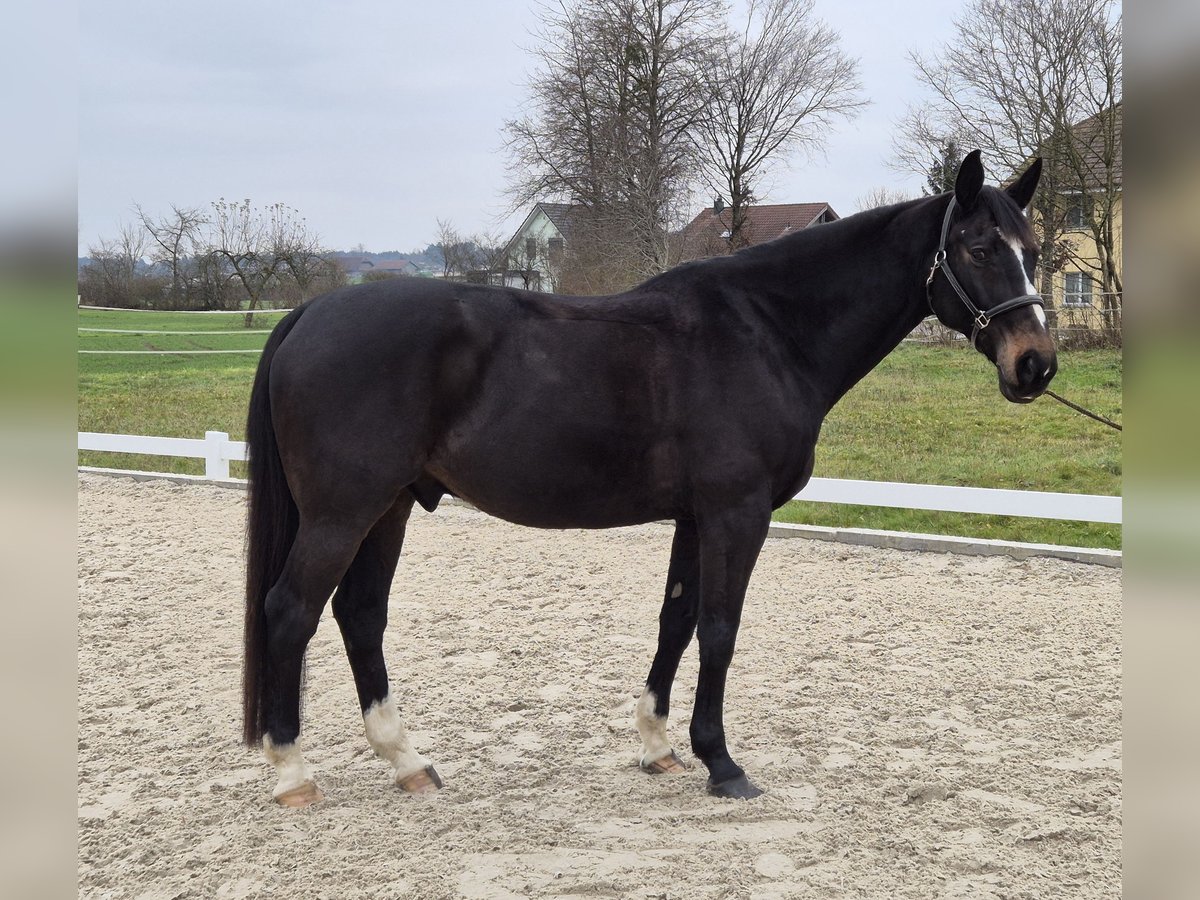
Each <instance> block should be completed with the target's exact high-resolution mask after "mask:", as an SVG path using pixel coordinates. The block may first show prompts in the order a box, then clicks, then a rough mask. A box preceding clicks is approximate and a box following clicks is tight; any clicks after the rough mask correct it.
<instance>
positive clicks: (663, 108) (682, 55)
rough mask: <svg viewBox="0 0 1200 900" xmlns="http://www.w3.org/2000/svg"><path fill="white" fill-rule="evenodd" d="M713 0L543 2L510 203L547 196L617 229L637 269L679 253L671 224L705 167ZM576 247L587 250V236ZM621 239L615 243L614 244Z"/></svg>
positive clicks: (513, 153)
mask: <svg viewBox="0 0 1200 900" xmlns="http://www.w3.org/2000/svg"><path fill="white" fill-rule="evenodd" d="M723 11H724V7H723V5H722V4H720V3H713V2H711V0H570V2H569V0H562V2H560V3H558V4H557V5H553V6H551V5H547V6H544V7H542V9H541V12H540V22H541V30H540V32H539V35H538V38H539V45H538V47H537V48H536V49H535V50H534V54H535V57H536V59H537V61H538V70H537V72H536V73H535V75H534V76H533V78H532V80H531V81H530V84H529V91H530V108H529V111H528V113H527V114H526V115H525V116H523V117H521V118H518V119H516V120H513V121H511V122H509V123H507V125H506V134H507V146H508V150H509V154H510V175H511V182H510V191H509V195H510V197H511V198H512V200H513V203H514V205H518V206H519V205H525V204H527V203H529V202H532V201H536V200H543V199H546V198H547V197H548V196H552V197H560V198H564V199H567V200H570V201H572V202H575V203H578V204H580V205H581V206H583V207H584V208H585V209H586V210H587V213H588V215H587V217H586V222H587V228H586V229H584V231H583V232H581V233H580V234H579V235H576V236H573V241H575V242H579V241H580V240H585V239H587V235H586V234H585V233H584V232H586V231H594V232H596V233H597V234H598V235H599V234H603V235H604V236H605V237H606V238H611V239H617V240H620V241H621V243H622V244H623V245H624V246H623V247H622V248H621V249H619V250H617V252H614V253H613V254H612V257H611V258H612V260H613V261H614V262H615V261H616V260H618V259H621V260H624V261H625V262H626V263H627V264H628V265H629V266H630V267H631V269H632V270H631V271H630V272H628V273H622V277H623V278H625V279H626V280H627V281H635V280H639V279H640V278H643V277H645V276H647V275H650V274H653V273H655V272H659V271H662V270H663V269H664V268H666V267H667V266H669V264H670V262H671V257H670V247H669V244H668V240H667V235H668V233H669V231H670V228H671V227H672V225H673V224H676V220H677V219H679V218H681V217H682V207H683V204H682V203H681V202H680V196H681V195H685V194H687V192H688V190H689V188H690V186H691V183H692V182H693V181H694V179H695V176H696V174H697V171H698V164H699V160H698V156H697V150H696V140H695V138H696V133H697V128H698V123H699V120H700V119H701V117H702V115H703V113H704V110H705V108H706V106H707V94H706V90H707V88H706V81H705V77H704V72H705V69H706V66H707V57H708V56H709V55H710V54H711V53H712V52H713V50H714V48H715V47H716V44H717V40H718V34H719V24H720V14H721V13H722V12H723ZM575 249H578V250H581V251H582V250H583V248H582V247H576V248H575ZM614 249H616V248H614Z"/></svg>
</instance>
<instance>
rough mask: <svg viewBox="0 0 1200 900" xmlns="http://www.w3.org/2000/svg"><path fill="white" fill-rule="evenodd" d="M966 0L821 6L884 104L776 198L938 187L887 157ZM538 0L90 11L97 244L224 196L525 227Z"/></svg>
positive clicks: (355, 231)
mask: <svg viewBox="0 0 1200 900" xmlns="http://www.w3.org/2000/svg"><path fill="white" fill-rule="evenodd" d="M962 2H963V0H923V2H917V0H858V2H853V0H850V2H841V3H838V2H836V0H817V12H818V14H819V15H820V16H821V17H822V18H824V19H825V20H826V21H827V22H829V23H830V24H831V25H832V26H833V27H834V28H835V29H837V30H838V31H839V32H840V33H841V35H842V41H843V47H844V49H845V50H846V52H847V53H849V54H850V55H851V56H855V57H858V58H860V60H861V63H860V65H861V74H862V81H863V88H864V93H865V94H866V96H867V97H869V98H870V99H871V101H872V104H871V106H869V107H868V108H867V109H866V110H864V111H863V112H862V113H861V114H860V115H859V117H858V118H857V119H856V120H855V121H854V122H852V123H850V124H848V125H843V126H840V127H839V128H838V129H837V131H836V132H835V133H834V134H833V136H832V137H831V139H830V140H829V142H828V145H827V147H826V152H825V154H824V155H823V156H818V157H816V158H814V159H809V160H806V159H803V158H797V159H795V160H794V161H793V163H792V165H791V166H790V168H789V169H786V170H780V171H778V172H777V174H776V175H775V177H774V179H773V183H772V184H771V190H770V194H769V196H768V197H767V198H766V201H767V202H774V203H788V202H792V203H799V202H813V201H828V202H829V203H831V204H832V205H833V207H834V209H836V210H837V211H838V212H840V213H841V214H843V215H846V214H849V213H851V212H854V210H855V207H856V201H857V200H858V198H859V197H861V196H862V195H864V194H866V193H867V192H868V191H869V190H870V189H872V188H874V187H881V186H887V187H891V188H893V189H907V190H909V191H910V192H912V193H914V194H916V193H918V192H919V180H918V179H916V178H909V179H905V178H903V177H902V176H900V175H898V174H896V173H894V172H892V171H891V170H889V169H888V168H887V167H886V165H885V162H886V160H887V159H888V158H889V157H890V155H891V135H892V130H893V124H894V122H895V121H896V120H897V119H898V118H899V117H900V116H901V115H902V114H903V112H904V109H905V107H906V105H907V104H908V103H909V102H912V101H913V100H915V99H917V98H918V97H919V96H920V88H919V86H918V85H917V83H916V81H915V79H914V78H913V75H912V70H911V66H910V64H909V63H908V61H907V58H906V56H907V53H908V52H909V50H913V49H916V50H920V51H922V52H926V51H928V50H930V49H932V48H933V47H934V46H935V45H936V44H937V43H938V42H940V41H944V40H946V39H947V38H948V37H949V34H950V28H951V22H950V19H951V17H952V16H953V15H955V14H956V13H957V12H958V10H960V9H961V7H962ZM533 3H534V0H425V2H421V3H412V2H399V3H397V2H391V3H388V2H372V0H351V2H341V3H329V4H324V3H322V4H314V3H304V2H295V0H292V2H277V0H249V2H246V0H243V2H236V3H235V2H229V0H204V2H202V3H201V2H195V0H175V2H172V3H162V2H143V0H107V2H105V3H88V4H83V5H82V6H81V8H80V13H79V16H80V30H79V35H80V39H79V43H80V60H81V62H80V72H81V86H80V102H79V108H80V126H79V244H80V252H81V253H83V252H84V251H85V250H86V248H87V246H88V245H89V244H91V243H95V242H96V241H97V239H98V238H100V237H105V236H112V235H113V234H114V233H115V232H116V230H117V227H118V224H119V222H121V221H123V220H124V221H128V220H130V219H132V217H133V213H132V207H133V204H134V203H135V202H140V203H141V204H142V205H143V206H144V207H146V208H147V209H148V210H149V211H151V212H155V213H158V212H165V211H167V210H169V208H170V204H172V203H174V204H177V205H180V206H207V205H208V204H209V203H211V202H212V201H213V200H215V199H217V198H220V197H224V198H226V199H228V200H240V199H242V198H250V199H251V200H252V201H253V202H254V203H255V204H257V205H264V206H265V205H267V204H269V203H273V202H276V201H279V202H283V203H286V204H288V205H290V206H293V207H296V208H297V209H299V210H300V211H301V213H302V214H303V215H304V216H305V217H306V218H307V220H308V222H309V224H310V225H311V226H312V227H314V228H315V230H316V231H318V232H319V233H320V235H321V236H322V237H323V238H324V240H325V243H326V244H327V245H328V246H330V247H332V248H335V249H350V248H351V247H353V246H355V245H357V244H360V243H361V244H363V245H364V246H365V247H366V248H367V249H368V250H375V251H383V250H401V251H409V250H413V249H416V248H421V247H424V246H425V245H426V244H428V243H430V242H432V241H434V240H435V239H436V227H437V226H436V220H437V219H438V218H442V219H450V220H452V221H453V223H454V224H455V226H456V227H457V228H458V229H459V231H461V232H464V233H471V232H477V231H478V232H484V231H491V232H496V233H499V234H501V235H502V236H504V237H507V236H508V234H509V233H510V232H511V230H512V229H513V228H514V227H515V226H516V225H517V224H519V222H520V218H521V216H520V215H519V214H518V215H510V216H508V217H505V216H504V200H503V198H502V197H501V191H502V189H503V187H504V185H505V167H504V164H505V156H504V154H503V152H502V151H501V143H502V136H501V127H502V126H503V123H504V121H505V120H506V119H508V118H512V117H514V116H515V115H516V114H517V113H518V112H519V110H520V104H521V102H522V100H523V98H524V89H523V84H524V82H525V79H526V77H527V75H528V72H529V70H530V67H531V65H532V61H531V59H530V57H529V56H528V54H527V53H526V52H525V50H524V49H523V48H524V47H528V46H530V45H531V44H532V43H533V39H532V38H531V37H530V36H529V30H530V29H531V27H532V26H533V21H534V20H533V15H532V12H531V10H532V7H533ZM993 174H994V173H993ZM703 202H704V198H701V199H699V200H698V208H699V205H700V204H702V203H703Z"/></svg>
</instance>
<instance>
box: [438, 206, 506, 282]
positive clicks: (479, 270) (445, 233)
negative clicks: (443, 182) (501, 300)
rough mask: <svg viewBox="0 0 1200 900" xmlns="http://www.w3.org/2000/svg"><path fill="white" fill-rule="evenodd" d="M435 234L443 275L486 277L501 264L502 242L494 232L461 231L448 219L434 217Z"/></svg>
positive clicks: (454, 277) (477, 278) (461, 279)
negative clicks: (435, 218)
mask: <svg viewBox="0 0 1200 900" xmlns="http://www.w3.org/2000/svg"><path fill="white" fill-rule="evenodd" d="M437 237H438V239H437V246H438V248H439V249H440V250H441V253H442V277H443V278H447V279H452V280H458V281H487V280H489V279H490V278H491V277H492V275H493V274H494V273H496V272H499V271H500V270H501V269H502V268H503V267H504V260H503V256H504V245H503V243H501V241H500V239H499V238H498V237H497V236H496V235H494V234H472V235H463V234H461V233H460V232H459V231H458V229H457V228H455V227H454V223H453V222H451V221H450V220H448V219H445V220H443V219H438V220H437Z"/></svg>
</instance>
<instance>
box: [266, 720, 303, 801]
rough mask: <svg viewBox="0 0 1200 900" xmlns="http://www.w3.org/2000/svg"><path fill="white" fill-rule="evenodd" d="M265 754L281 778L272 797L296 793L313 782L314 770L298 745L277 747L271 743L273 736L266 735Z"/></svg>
mask: <svg viewBox="0 0 1200 900" xmlns="http://www.w3.org/2000/svg"><path fill="white" fill-rule="evenodd" d="M263 753H264V754H265V755H266V757H267V762H269V763H270V764H271V765H273V766H274V767H275V773H276V774H277V775H278V776H279V783H278V784H276V785H275V790H273V791H272V792H271V796H272V797H275V798H279V797H280V796H281V795H282V794H286V793H287V792H288V791H294V790H295V789H296V788H298V787H300V786H301V785H303V784H305V783H306V782H309V781H312V780H313V777H312V770H311V769H309V767H308V763H306V762H305V761H304V754H303V753H301V752H300V745H299V744H298V743H296V742H292V743H290V744H280V745H279V746H278V747H276V746H275V745H274V744H273V743H271V736H270V735H266V736H265V737H264V738H263Z"/></svg>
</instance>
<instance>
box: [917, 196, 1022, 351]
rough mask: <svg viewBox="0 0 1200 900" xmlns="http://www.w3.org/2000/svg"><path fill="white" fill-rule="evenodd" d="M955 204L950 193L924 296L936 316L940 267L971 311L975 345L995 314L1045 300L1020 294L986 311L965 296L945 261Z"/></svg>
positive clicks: (973, 344) (972, 334)
mask: <svg viewBox="0 0 1200 900" xmlns="http://www.w3.org/2000/svg"><path fill="white" fill-rule="evenodd" d="M955 205H956V200H955V198H954V195H953V194H951V195H950V203H949V205H948V206H947V207H946V217H945V218H944V219H942V239H941V242H940V243H939V244H938V248H937V253H935V254H934V255H933V267H932V268H931V269H930V270H929V277H928V278H926V279H925V298H926V299H927V300H928V301H929V311H930V312H931V313H933V314H934V316H935V317H936V316H937V311H936V310H935V309H934V308H933V279H934V276H936V275H937V273H938V270H939V269H940V270H941V272H942V273H943V274H944V275H945V276H946V280H947V281H948V282H950V287H952V288H954V293H956V294H958V296H959V299H961V300H962V302H963V303H965V304H966V306H967V310H968V311H969V312H970V313H971V316H972V317H973V319H974V321H975V327H974V328H973V329H972V330H971V346H972V347H975V339H976V338H978V337H979V332H981V331H983V330H984V329H985V328H987V327H988V325H990V324H991V323H992V319H994V318H996V316H998V315H1000V314H1001V313H1006V312H1011V311H1012V310H1014V309H1020V308H1021V307H1022V306H1033V305H1034V304H1036V305H1038V306H1041V307H1043V308H1045V306H1046V302H1045V301H1044V300H1043V299H1042V295H1041V294H1022V295H1021V296H1020V297H1013V298H1012V299H1011V300H1004V301H1002V302H1000V303H997V304H996V305H995V306H993V307H992V308H991V309H989V310H986V311H984V310H981V309H980V308H979V307H978V306H976V305H975V304H974V303H972V302H971V298H970V297H968V296H967V292H966V291H965V290H963V287H962V285H961V284H959V283H958V279H957V278H955V277H954V272H952V271H951V270H950V264H949V263H947V262H946V238H947V237H949V235H950V217H951V216H952V215H953V214H954V207H955ZM976 349H978V348H976Z"/></svg>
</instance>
